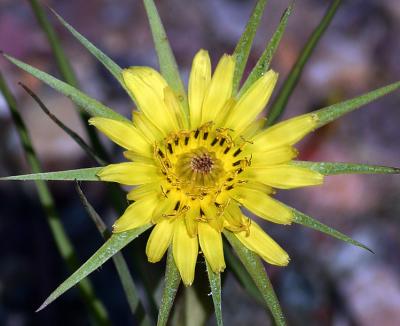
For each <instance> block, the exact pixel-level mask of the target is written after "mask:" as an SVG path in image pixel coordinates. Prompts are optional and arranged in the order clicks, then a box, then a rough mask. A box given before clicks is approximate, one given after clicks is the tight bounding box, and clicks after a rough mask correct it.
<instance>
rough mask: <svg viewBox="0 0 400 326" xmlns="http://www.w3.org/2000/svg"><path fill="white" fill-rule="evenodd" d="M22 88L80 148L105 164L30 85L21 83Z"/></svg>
mask: <svg viewBox="0 0 400 326" xmlns="http://www.w3.org/2000/svg"><path fill="white" fill-rule="evenodd" d="M19 85H21V86H22V88H23V89H24V90H25V91H26V92H27V93H28V94H29V95H30V96H31V97H32V98H33V99H34V100H35V102H36V103H37V104H38V105H39V108H41V109H42V111H43V112H44V113H45V114H46V115H47V116H48V117H49V118H50V119H51V120H52V121H53V122H54V123H55V124H56V125H57V126H59V127H60V128H61V129H62V130H64V131H65V132H66V133H67V134H68V136H70V137H71V138H72V139H73V140H74V141H75V142H76V143H77V144H78V145H79V147H80V148H82V149H83V150H84V152H85V153H86V154H88V155H89V156H90V157H91V158H93V159H94V160H95V161H96V162H97V163H98V164H100V165H105V162H104V161H103V160H102V159H101V158H100V157H99V156H98V155H97V154H96V153H95V152H94V150H93V149H92V148H91V147H90V146H89V145H88V144H86V142H85V141H84V140H83V139H82V138H81V137H80V136H79V135H78V134H77V133H76V132H75V131H73V130H72V129H70V128H69V127H67V126H66V125H65V124H64V123H63V122H62V121H61V120H59V119H58V118H57V117H56V116H55V115H54V114H52V113H51V112H50V110H49V109H48V108H47V107H46V106H45V105H44V103H43V102H42V100H41V99H40V98H39V97H38V96H37V95H36V94H35V93H34V92H33V91H32V90H31V89H29V87H28V86H26V85H24V84H23V83H19Z"/></svg>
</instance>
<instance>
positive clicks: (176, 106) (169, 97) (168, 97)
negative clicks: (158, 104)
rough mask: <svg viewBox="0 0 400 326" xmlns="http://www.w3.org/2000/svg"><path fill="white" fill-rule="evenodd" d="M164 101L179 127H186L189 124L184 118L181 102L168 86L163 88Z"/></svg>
mask: <svg viewBox="0 0 400 326" xmlns="http://www.w3.org/2000/svg"><path fill="white" fill-rule="evenodd" d="M164 103H165V105H166V106H167V107H168V108H169V110H171V111H172V112H173V113H174V115H175V119H176V121H177V122H178V125H179V128H180V129H188V128H189V124H188V121H187V120H186V116H185V115H184V113H183V108H182V104H181V102H179V101H178V99H177V97H176V95H175V93H174V91H173V90H172V88H171V87H169V86H168V87H166V88H164Z"/></svg>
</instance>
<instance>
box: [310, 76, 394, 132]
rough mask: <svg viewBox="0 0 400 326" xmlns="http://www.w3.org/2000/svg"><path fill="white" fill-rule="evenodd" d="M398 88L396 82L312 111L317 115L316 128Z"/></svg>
mask: <svg viewBox="0 0 400 326" xmlns="http://www.w3.org/2000/svg"><path fill="white" fill-rule="evenodd" d="M399 88H400V82H396V83H393V84H390V85H387V86H383V87H381V88H378V89H375V90H373V91H371V92H368V93H366V94H363V95H361V96H358V97H355V98H352V99H350V100H347V101H344V102H340V103H337V104H333V105H330V106H328V107H326V108H323V109H320V110H317V111H314V113H315V114H316V115H317V117H318V119H319V121H318V127H322V126H324V125H326V124H327V123H329V122H331V121H333V120H336V119H338V118H340V117H341V116H343V115H345V114H346V113H349V112H351V111H354V110H356V109H358V108H360V107H361V106H363V105H366V104H368V103H370V102H372V101H375V100H376V99H378V98H380V97H382V96H384V95H387V94H389V93H391V92H393V91H396V90H398V89H399Z"/></svg>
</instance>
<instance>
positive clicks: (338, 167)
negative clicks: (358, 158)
mask: <svg viewBox="0 0 400 326" xmlns="http://www.w3.org/2000/svg"><path fill="white" fill-rule="evenodd" d="M292 164H293V165H297V166H301V167H305V168H307V169H310V170H313V171H315V172H319V173H321V174H323V175H335V174H400V168H393V167H389V166H380V165H369V164H357V163H340V162H308V161H292Z"/></svg>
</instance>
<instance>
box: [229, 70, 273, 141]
mask: <svg viewBox="0 0 400 326" xmlns="http://www.w3.org/2000/svg"><path fill="white" fill-rule="evenodd" d="M277 80H278V74H277V73H276V72H274V71H272V70H269V71H268V72H267V73H265V75H264V76H262V77H261V78H259V79H258V80H257V81H256V82H255V83H254V84H253V85H252V86H251V87H250V88H249V89H248V90H247V91H246V92H245V93H244V94H243V95H242V96H241V97H240V99H239V101H238V102H237V104H236V105H235V106H234V107H233V108H232V110H231V112H230V114H229V115H228V117H227V120H226V121H225V127H227V128H231V129H233V130H235V132H236V133H238V134H240V133H242V132H243V131H244V130H245V129H246V127H248V126H249V124H250V123H252V122H253V121H254V120H255V119H256V118H257V116H258V115H259V114H260V113H261V111H262V110H263V109H264V108H265V106H266V105H267V102H268V100H269V98H270V97H271V94H272V91H273V89H274V87H275V85H276V82H277Z"/></svg>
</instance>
